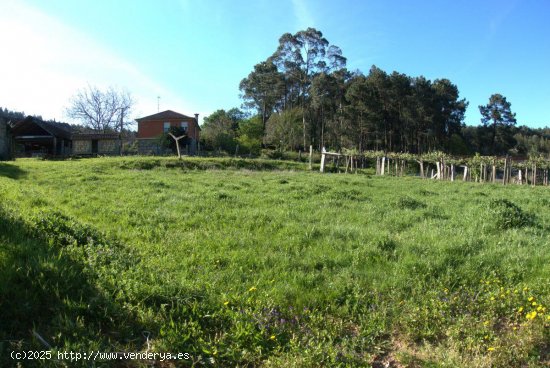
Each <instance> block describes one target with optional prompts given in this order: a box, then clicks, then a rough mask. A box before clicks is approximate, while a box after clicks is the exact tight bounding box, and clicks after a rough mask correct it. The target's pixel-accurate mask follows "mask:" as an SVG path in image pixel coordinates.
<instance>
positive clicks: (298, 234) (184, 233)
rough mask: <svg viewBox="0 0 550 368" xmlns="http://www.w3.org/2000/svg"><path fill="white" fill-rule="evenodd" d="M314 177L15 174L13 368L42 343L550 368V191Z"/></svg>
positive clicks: (8, 212) (7, 184) (6, 285)
mask: <svg viewBox="0 0 550 368" xmlns="http://www.w3.org/2000/svg"><path fill="white" fill-rule="evenodd" d="M305 167H306V166H305V164H300V163H295V162H286V161H280V162H276V161H269V160H235V159H184V160H181V161H180V160H176V159H170V158H104V159H89V160H77V161H61V162H48V161H36V160H20V161H17V162H16V163H10V164H3V166H0V201H1V202H0V204H1V210H0V216H1V220H2V221H1V225H0V230H1V231H0V270H1V271H0V291H1V294H0V311H1V314H0V316H1V317H0V319H1V320H0V324H1V325H2V326H7V327H4V328H2V329H0V340H1V341H2V342H1V343H0V344H1V345H0V348H1V349H2V358H0V359H3V362H5V363H6V364H12V365H13V362H12V361H10V360H9V359H8V358H5V357H6V356H7V355H6V353H7V352H9V351H11V350H12V349H22V348H30V347H34V348H38V347H40V342H38V341H34V340H33V337H32V334H31V331H32V330H35V331H39V333H40V335H41V336H43V337H44V338H45V339H46V340H48V342H49V343H50V344H51V345H52V346H53V347H54V348H55V349H59V350H69V349H76V350H78V349H80V350H90V349H92V348H95V349H99V350H105V351H114V350H116V351H144V350H146V349H147V348H149V349H152V350H154V351H175V352H178V351H181V352H188V353H190V354H191V355H192V357H193V362H195V363H197V364H199V363H201V364H206V365H210V364H214V365H221V366H235V365H241V366H258V365H263V366H285V365H291V366H304V367H308V366H309V367H317V366H370V365H374V366H376V365H379V366H380V365H384V364H389V365H391V364H393V365H397V364H403V365H410V366H430V365H431V366H437V365H442V366H463V367H471V366H478V367H484V366H485V367H490V366H522V365H523V366H533V367H535V366H544V365H545V364H548V362H549V357H548V341H549V339H548V337H549V336H548V326H549V322H550V321H549V319H548V317H547V315H548V314H547V313H548V312H547V311H546V308H547V307H550V294H549V284H548V279H549V276H550V262H549V261H550V252H549V250H550V242H549V240H548V239H549V234H550V227H549V221H550V212H549V211H548V209H549V206H550V201H549V200H548V190H547V189H546V188H543V187H537V188H528V187H520V186H513V187H502V186H496V185H478V184H475V183H448V182H431V181H423V180H420V179H417V178H388V177H371V176H369V175H362V174H359V175H355V174H354V175H333V174H325V175H321V174H319V173H317V172H307V171H305ZM534 312H536V313H534ZM144 331H146V332H147V333H145V334H144ZM146 335H147V336H149V340H147V338H146V337H145V336H146ZM0 363H2V362H0ZM134 363H135V365H138V362H134ZM134 363H131V364H134ZM180 363H181V362H180ZM186 363H189V364H191V362H186ZM111 364H112V365H116V363H114V362H111ZM174 364H176V363H174Z"/></svg>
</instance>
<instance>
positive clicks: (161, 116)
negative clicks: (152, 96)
mask: <svg viewBox="0 0 550 368" xmlns="http://www.w3.org/2000/svg"><path fill="white" fill-rule="evenodd" d="M168 119H193V120H195V118H194V117H191V116H187V115H183V114H180V113H179V112H175V111H172V110H166V111H163V112H159V113H156V114H153V115H149V116H145V117H143V118H138V119H136V121H138V122H141V121H145V120H168ZM197 123H198V122H197Z"/></svg>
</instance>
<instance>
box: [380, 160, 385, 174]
mask: <svg viewBox="0 0 550 368" xmlns="http://www.w3.org/2000/svg"><path fill="white" fill-rule="evenodd" d="M385 164H386V156H383V157H382V169H380V175H382V176H384V169H385Z"/></svg>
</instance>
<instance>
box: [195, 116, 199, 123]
mask: <svg viewBox="0 0 550 368" xmlns="http://www.w3.org/2000/svg"><path fill="white" fill-rule="evenodd" d="M195 120H196V121H197V124H198V123H199V114H195Z"/></svg>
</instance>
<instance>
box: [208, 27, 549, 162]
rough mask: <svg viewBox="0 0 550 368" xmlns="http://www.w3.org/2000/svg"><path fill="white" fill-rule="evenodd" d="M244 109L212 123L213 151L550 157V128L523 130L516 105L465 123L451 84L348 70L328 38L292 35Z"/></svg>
mask: <svg viewBox="0 0 550 368" xmlns="http://www.w3.org/2000/svg"><path fill="white" fill-rule="evenodd" d="M239 88H240V91H241V97H242V99H243V106H242V109H243V110H241V109H238V108H233V109H230V110H228V111H225V110H218V111H216V112H214V113H213V114H211V115H210V116H208V117H206V118H205V121H204V125H203V127H202V128H203V137H204V143H205V145H206V147H207V148H210V149H215V150H225V151H227V152H235V151H237V152H241V153H247V152H248V153H257V152H259V151H260V149H261V148H262V147H269V148H276V149H281V150H307V149H308V148H309V145H312V146H313V147H314V148H315V149H317V150H320V149H321V147H327V148H330V149H332V150H341V149H343V148H347V149H355V150H357V151H358V152H363V151H365V150H385V151H390V152H410V153H425V152H430V151H434V150H438V151H444V152H447V153H450V154H455V155H471V154H473V153H476V152H478V153H481V154H482V155H504V154H512V155H526V154H530V153H550V129H549V128H544V129H531V128H528V127H527V126H517V120H516V118H515V114H514V113H513V112H512V109H511V103H510V102H509V101H507V100H506V97H505V96H502V95H500V94H498V93H495V94H493V95H492V96H488V103H487V105H484V106H479V109H480V112H481V114H482V116H483V118H482V121H481V122H480V125H478V126H466V125H465V124H464V113H465V111H466V108H467V106H468V102H467V101H466V99H464V98H461V96H460V95H459V90H458V88H457V86H456V85H455V84H453V83H452V82H451V81H450V80H448V79H445V78H441V79H436V80H433V81H432V80H429V79H426V78H425V77H423V76H408V75H406V74H403V73H399V72H396V71H394V72H392V73H387V72H386V71H384V70H381V69H380V68H378V67H376V66H372V68H371V69H370V70H369V72H368V73H367V74H365V73H363V72H361V71H353V72H351V71H349V70H347V69H346V58H345V57H344V56H343V55H342V51H341V50H340V48H339V47H337V46H335V45H331V44H330V43H329V42H328V40H326V39H325V38H324V37H323V35H322V33H321V32H320V31H318V30H316V29H313V28H308V29H307V30H305V31H300V32H298V33H296V34H294V35H292V34H289V33H287V34H284V35H283V36H282V37H281V38H280V39H279V46H278V48H277V49H276V50H275V52H274V53H273V55H271V56H270V57H269V58H268V59H267V60H265V61H262V62H260V63H258V64H256V65H255V66H254V69H253V70H252V71H251V72H250V74H249V75H248V76H246V78H244V79H243V80H242V81H241V83H240V85H239Z"/></svg>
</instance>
